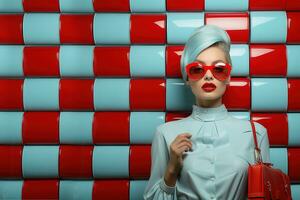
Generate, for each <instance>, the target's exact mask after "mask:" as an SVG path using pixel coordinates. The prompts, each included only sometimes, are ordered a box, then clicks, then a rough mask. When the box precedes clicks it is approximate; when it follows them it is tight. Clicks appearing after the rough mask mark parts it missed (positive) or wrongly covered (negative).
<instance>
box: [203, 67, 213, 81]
mask: <svg viewBox="0 0 300 200" xmlns="http://www.w3.org/2000/svg"><path fill="white" fill-rule="evenodd" d="M209 79H213V74H212V73H211V71H210V69H209V70H207V71H206V73H205V75H204V80H209Z"/></svg>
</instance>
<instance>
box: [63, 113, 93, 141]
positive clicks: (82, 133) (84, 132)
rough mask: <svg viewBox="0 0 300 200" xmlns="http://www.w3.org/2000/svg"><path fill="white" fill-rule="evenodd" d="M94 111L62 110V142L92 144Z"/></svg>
mask: <svg viewBox="0 0 300 200" xmlns="http://www.w3.org/2000/svg"><path fill="white" fill-rule="evenodd" d="M93 116H94V113H93V112H74V111H73V112H61V113H60V120H59V142H60V144H92V122H93Z"/></svg>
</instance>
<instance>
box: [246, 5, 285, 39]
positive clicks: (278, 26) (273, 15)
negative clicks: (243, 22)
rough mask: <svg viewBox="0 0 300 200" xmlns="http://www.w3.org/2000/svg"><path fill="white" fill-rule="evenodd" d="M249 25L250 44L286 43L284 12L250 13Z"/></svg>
mask: <svg viewBox="0 0 300 200" xmlns="http://www.w3.org/2000/svg"><path fill="white" fill-rule="evenodd" d="M250 25H251V28H250V30H251V33H250V36H251V40H250V42H251V43H285V42H286V37H287V30H286V29H287V28H286V27H287V21H286V12H284V11H258V12H256V11H253V12H251V13H250ZM274 30H276V31H274Z"/></svg>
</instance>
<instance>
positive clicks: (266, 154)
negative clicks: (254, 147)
mask: <svg viewBox="0 0 300 200" xmlns="http://www.w3.org/2000/svg"><path fill="white" fill-rule="evenodd" d="M261 130H262V138H261V141H260V143H259V148H260V151H261V156H262V160H263V162H267V163H270V162H271V161H270V144H269V137H268V132H267V129H266V128H265V127H264V126H263V125H261Z"/></svg>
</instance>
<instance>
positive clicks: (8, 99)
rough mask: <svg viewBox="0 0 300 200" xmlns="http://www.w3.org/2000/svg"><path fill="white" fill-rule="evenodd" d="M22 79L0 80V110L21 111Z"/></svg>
mask: <svg viewBox="0 0 300 200" xmlns="http://www.w3.org/2000/svg"><path fill="white" fill-rule="evenodd" d="M23 82H24V80H22V79H0V96H1V98H0V109H2V110H10V109H14V110H22V109H23Z"/></svg>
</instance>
